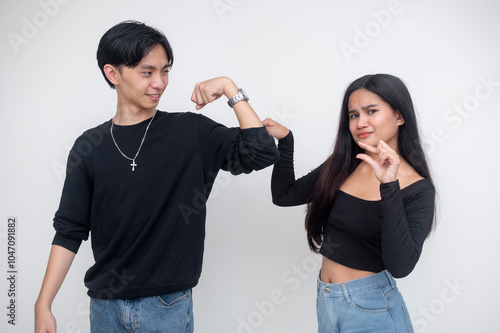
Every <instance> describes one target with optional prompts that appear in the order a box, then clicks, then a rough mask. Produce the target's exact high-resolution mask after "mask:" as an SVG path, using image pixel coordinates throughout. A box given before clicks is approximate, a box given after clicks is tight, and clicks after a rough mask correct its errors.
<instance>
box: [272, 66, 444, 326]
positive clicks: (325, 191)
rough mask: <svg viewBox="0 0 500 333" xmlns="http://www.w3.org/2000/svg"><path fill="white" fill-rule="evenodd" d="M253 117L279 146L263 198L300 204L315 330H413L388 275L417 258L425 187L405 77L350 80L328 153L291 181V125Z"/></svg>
mask: <svg viewBox="0 0 500 333" xmlns="http://www.w3.org/2000/svg"><path fill="white" fill-rule="evenodd" d="M263 123H264V125H265V126H266V128H267V130H268V132H269V134H271V135H272V136H274V137H275V138H276V139H278V140H279V144H278V149H279V151H280V154H281V157H280V160H279V161H278V162H277V163H276V164H275V166H274V169H273V176H272V180H271V187H272V195H273V202H274V203H275V204H276V205H278V206H295V205H301V204H305V203H307V204H308V206H307V215H306V230H307V240H308V243H309V246H310V248H311V249H312V250H313V251H315V252H319V253H320V254H321V255H322V256H323V261H322V266H321V271H320V275H319V277H318V297H317V315H318V332H413V328H412V324H411V320H410V316H409V314H408V311H407V309H406V307H405V303H404V301H403V298H402V296H401V294H400V292H399V291H398V289H397V287H396V282H395V280H394V278H393V277H396V278H402V277H404V276H407V275H408V274H409V273H410V272H411V271H412V270H413V268H414V267H415V264H416V263H417V261H418V259H419V257H420V253H421V251H422V245H423V242H424V240H425V238H426V237H427V236H428V235H429V232H430V231H431V229H432V228H433V224H434V222H433V220H434V197H435V190H434V186H433V184H432V181H431V177H430V173H429V168H428V165H427V162H426V158H425V154H424V152H423V150H422V146H421V142H420V138H419V134H418V129H417V123H416V117H415V111H414V108H413V103H412V100H411V97H410V94H409V92H408V90H407V88H406V86H405V85H404V84H403V82H402V81H401V80H400V79H398V78H397V77H395V76H392V75H388V74H376V75H366V76H363V77H361V78H359V79H357V80H355V81H354V82H353V83H351V85H350V86H349V87H348V88H347V90H346V92H345V95H344V100H343V102H342V109H341V113H340V121H339V129H338V133H337V138H336V141H335V147H334V150H333V154H332V155H331V156H330V157H329V158H328V159H327V160H326V161H325V162H324V163H323V164H322V165H321V166H319V167H318V168H317V169H315V170H314V171H312V172H311V173H309V174H308V175H306V176H304V177H302V178H299V179H297V180H296V179H295V173H294V166H293V135H292V132H291V131H290V130H289V129H288V128H286V127H284V126H282V125H280V124H278V123H277V122H275V121H273V120H271V119H266V120H264V122H263Z"/></svg>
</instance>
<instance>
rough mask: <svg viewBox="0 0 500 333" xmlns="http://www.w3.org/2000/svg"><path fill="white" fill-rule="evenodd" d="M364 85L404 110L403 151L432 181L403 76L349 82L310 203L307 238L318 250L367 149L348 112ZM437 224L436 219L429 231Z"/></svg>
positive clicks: (368, 77) (400, 139) (400, 145)
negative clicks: (356, 134) (351, 127)
mask: <svg viewBox="0 0 500 333" xmlns="http://www.w3.org/2000/svg"><path fill="white" fill-rule="evenodd" d="M361 88H363V89H366V90H368V91H370V92H372V93H374V94H376V95H378V96H379V97H380V98H382V99H383V100H384V101H385V102H386V103H388V104H389V105H390V106H391V107H392V109H393V110H395V111H396V110H397V111H399V113H401V115H402V116H403V119H404V124H402V125H400V126H399V131H398V149H399V154H400V156H401V157H402V158H404V159H405V160H406V161H407V162H408V163H409V164H410V165H411V166H412V167H413V168H414V169H415V171H417V172H418V174H419V175H420V176H422V177H424V178H426V179H429V180H431V181H432V179H431V175H430V172H429V167H428V164H427V160H426V157H425V153H424V151H423V149H422V143H421V141H420V135H419V133H418V126H417V119H416V116H415V110H414V108H413V102H412V100H411V96H410V93H409V92H408V89H407V88H406V86H405V84H404V83H403V82H402V81H401V80H400V79H399V78H397V77H395V76H393V75H389V74H375V75H365V76H363V77H361V78H359V79H357V80H355V81H354V82H352V83H351V84H350V85H349V87H348V88H347V89H346V92H345V94H344V100H343V101H342V108H341V110H340V120H339V129H338V132H337V137H336V139H335V146H334V148H333V153H332V155H330V157H329V158H328V159H327V160H326V162H325V163H324V164H323V167H322V169H321V173H320V176H319V178H318V181H317V183H316V186H315V187H314V190H313V191H312V193H311V195H310V198H309V202H308V205H307V215H306V230H307V241H308V243H309V247H310V248H311V250H313V251H314V252H318V251H319V246H320V245H321V244H322V238H323V227H324V225H325V222H326V221H327V219H328V215H329V214H330V212H331V209H332V204H333V200H334V199H335V196H336V195H337V193H338V191H339V188H340V186H341V185H342V183H343V182H344V181H345V180H346V179H347V177H348V176H349V175H350V174H351V173H352V172H353V171H354V169H356V167H357V166H358V165H359V163H360V162H361V160H359V159H357V158H356V155H357V154H359V153H362V152H363V150H362V149H361V148H360V147H359V146H358V145H357V144H356V143H355V142H354V139H353V138H352V135H351V132H350V131H349V115H348V111H349V110H348V104H349V97H350V96H351V94H352V93H353V92H354V91H356V90H358V89H361ZM433 226H434V218H433V219H432V222H431V227H430V229H429V232H430V231H431V230H432V228H433Z"/></svg>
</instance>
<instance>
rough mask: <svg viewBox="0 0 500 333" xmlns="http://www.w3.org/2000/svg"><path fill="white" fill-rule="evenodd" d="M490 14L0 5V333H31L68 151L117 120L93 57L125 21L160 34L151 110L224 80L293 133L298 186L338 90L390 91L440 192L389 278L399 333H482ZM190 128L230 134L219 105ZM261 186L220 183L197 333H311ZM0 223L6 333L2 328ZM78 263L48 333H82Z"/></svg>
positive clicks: (463, 5) (276, 214)
mask: <svg viewBox="0 0 500 333" xmlns="http://www.w3.org/2000/svg"><path fill="white" fill-rule="evenodd" d="M499 9H500V5H499V3H498V2H496V1H494V0H477V1H459V2H457V1H451V0H445V1H430V0H399V1H398V0H376V1H373V0H363V1H331V0H330V1H327V0H309V1H299V0H279V1H278V0H276V1H269V0H267V1H266V0H252V1H249V0H247V1H244V0H217V1H215V0H185V1H155V0H143V1H132V0H126V1H82V0H64V1H63V0H24V1H15V0H1V3H0V31H1V39H0V45H1V61H0V73H1V76H0V84H1V89H0V103H1V106H0V110H1V111H0V112H1V118H0V119H1V121H0V138H1V140H0V142H1V150H0V151H1V162H0V170H1V172H0V174H1V186H0V220H1V224H0V267H1V273H0V309H2V310H0V318H1V319H0V331H1V332H31V331H32V329H33V322H34V318H33V304H34V302H35V300H36V297H37V295H38V292H39V289H40V285H41V282H42V279H43V274H44V272H45V267H46V263H47V259H48V254H49V250H50V244H51V241H52V237H53V234H54V231H53V228H52V218H53V215H54V212H55V211H56V209H57V207H58V203H59V199H60V195H61V190H62V185H63V180H64V164H65V162H66V158H67V154H68V150H69V147H71V146H72V144H73V142H74V140H75V139H76V137H77V136H79V135H80V134H81V133H82V132H83V131H84V130H86V129H88V128H90V127H94V126H95V125H97V124H99V123H101V122H103V121H105V120H108V119H110V118H111V117H112V116H113V115H114V111H115V93H114V91H113V90H111V89H109V87H108V86H107V84H106V83H105V81H104V79H103V78H102V76H101V73H100V71H99V69H98V67H97V64H96V60H95V52H96V48H97V44H98V41H99V39H100V37H101V36H102V34H104V32H105V31H106V30H107V29H109V28H110V27H111V26H112V25H114V24H116V23H118V22H120V21H123V20H127V19H135V20H140V21H144V22H146V23H148V24H150V25H152V26H155V27H157V28H159V29H161V30H162V31H164V32H165V34H166V35H167V37H168V38H169V40H170V42H171V44H172V46H173V49H174V54H175V62H174V68H173V70H172V72H171V76H170V84H169V87H168V89H167V91H166V93H165V95H164V97H163V100H162V101H161V103H160V109H161V110H166V111H193V110H194V105H193V104H192V103H191V102H190V95H191V92H192V89H193V87H194V84H195V83H196V82H198V81H202V80H205V79H209V78H212V77H215V76H220V75H227V76H229V77H231V78H232V79H233V80H234V81H235V82H236V83H237V84H238V85H239V86H241V87H243V88H244V89H245V90H246V91H247V93H248V94H249V95H250V97H251V103H252V105H253V106H254V108H255V109H256V110H257V112H258V114H259V115H260V116H261V118H262V119H264V118H266V117H273V118H274V119H276V120H278V121H280V122H281V123H283V124H284V125H286V126H289V127H290V128H291V129H292V130H293V131H294V133H295V138H296V155H295V160H296V173H297V176H300V175H303V174H305V173H307V172H308V171H309V170H311V169H312V168H314V167H316V166H317V165H319V164H320V163H321V162H322V161H323V160H324V159H325V158H326V157H327V156H328V154H330V153H331V149H332V147H333V146H332V143H333V139H334V137H335V131H336V123H337V118H338V110H339V109H340V103H341V97H342V94H343V91H344V89H345V88H346V86H347V85H348V84H349V83H350V82H351V81H353V80H354V79H356V78H358V77H359V76H361V75H364V74H367V73H382V72H383V73H391V74H394V75H396V76H399V77H401V78H402V79H403V80H404V81H405V82H406V83H407V85H408V88H409V90H410V92H411V93H412V96H413V99H414V102H415V105H416V108H417V112H418V117H419V121H420V125H421V129H422V134H423V136H424V138H425V141H426V149H427V152H428V154H429V157H430V163H431V166H432V171H433V174H434V177H435V181H436V186H437V190H438V193H439V206H438V221H437V223H438V228H437V230H436V232H435V233H434V234H433V235H432V237H431V238H430V239H429V240H428V241H427V243H426V245H425V247H424V252H423V254H422V257H421V260H420V262H419V264H418V265H417V267H416V269H415V270H414V271H413V273H412V274H411V275H410V276H409V277H407V278H404V279H401V280H398V283H399V286H400V289H401V291H402V293H403V295H404V296H405V298H406V302H407V306H408V308H409V311H410V313H411V315H412V317H413V321H414V326H415V331H416V332H429V333H430V332H473V331H474V332H476V331H477V332H482V333H489V332H498V327H495V324H496V323H497V321H498V320H497V316H498V315H497V313H496V312H497V311H496V303H497V302H496V300H497V299H498V297H499V296H500V288H499V285H498V282H497V280H496V276H497V274H498V273H499V269H498V264H496V260H497V257H498V254H499V253H500V242H499V241H498V234H499V232H500V227H499V224H498V223H499V222H500V221H499V218H498V213H497V207H496V205H497V204H498V203H497V201H498V198H499V196H498V193H497V189H498V185H499V172H498V171H497V170H498V166H497V165H496V163H495V162H496V161H498V156H497V154H498V151H499V150H498V147H497V141H496V136H497V134H498V124H499V123H500V115H499V114H500V113H499V112H498V110H497V109H498V105H500V66H499V65H498V59H500V44H499V43H498V32H499V31H500V21H499V20H498V13H499ZM202 112H203V113H205V114H206V115H208V116H209V117H211V118H213V119H215V120H216V121H219V122H221V123H224V124H226V125H228V126H235V125H237V122H236V118H235V116H234V114H233V113H232V111H231V109H230V108H228V107H227V105H226V104H225V101H223V100H220V101H217V102H216V103H214V104H213V105H209V106H207V107H206V108H205V109H203V110H202ZM495 147H496V148H495ZM495 152H496V153H495ZM270 177H271V168H268V169H265V170H262V171H259V172H256V173H252V174H250V175H242V176H238V177H234V176H231V175H229V174H228V173H225V172H221V174H220V175H219V177H218V180H217V183H216V185H215V186H214V191H213V193H212V196H211V198H210V200H209V204H208V210H209V213H208V217H207V239H206V250H205V257H204V268H203V273H202V276H201V279H200V283H199V285H198V286H197V287H196V288H195V289H194V304H195V306H194V311H195V327H196V332H202V333H204V332H208V333H234V332H238V333H253V332H255V333H282V332H283V333H285V332H286V333H302V332H306V333H308V332H315V331H316V314H315V292H316V290H315V289H316V287H315V284H316V281H315V279H316V274H317V272H318V269H319V260H320V258H319V257H318V256H316V255H313V254H312V253H311V252H310V251H309V250H308V247H307V242H306V238H305V232H304V228H303V220H304V215H305V213H304V212H305V207H295V208H279V207H276V206H273V204H272V203H271V194H270ZM495 193H497V194H495ZM11 216H14V217H17V220H16V226H17V231H16V247H17V249H16V260H17V261H16V264H17V276H16V287H15V289H16V317H15V319H16V320H15V324H16V325H15V326H13V325H11V324H9V323H8V320H10V318H9V317H8V316H7V315H8V314H9V311H10V310H9V309H8V308H7V307H8V306H9V302H10V299H11V298H10V297H9V296H8V291H9V289H10V284H9V280H8V277H9V275H8V273H7V272H8V270H9V269H8V266H7V260H8V259H7V257H8V253H7V252H8V251H7V243H8V228H7V224H8V218H9V217H11ZM92 262H93V259H92V254H91V251H90V244H89V242H85V243H83V244H82V247H81V249H80V252H79V254H78V255H77V257H76V259H75V262H74V263H73V266H72V268H71V270H70V272H69V275H68V276H67V278H66V280H65V282H64V284H63V287H62V289H61V290H60V292H59V295H58V296H57V298H56V300H55V302H54V305H53V312H54V314H55V316H56V318H57V320H58V327H59V332H68V333H76V332H88V330H89V329H88V327H89V326H88V297H87V296H86V289H85V287H84V286H83V275H84V273H85V271H86V269H87V268H88V267H89V266H90V265H91V264H92ZM496 326H498V325H496Z"/></svg>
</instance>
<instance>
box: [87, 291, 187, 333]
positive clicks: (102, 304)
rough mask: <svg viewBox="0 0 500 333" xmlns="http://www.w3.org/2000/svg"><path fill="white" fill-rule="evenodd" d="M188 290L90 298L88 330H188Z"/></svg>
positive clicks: (169, 332)
mask: <svg viewBox="0 0 500 333" xmlns="http://www.w3.org/2000/svg"><path fill="white" fill-rule="evenodd" d="M193 330H194V325H193V300H192V290H191V289H189V290H187V291H178V292H173V293H169V294H164V295H159V296H152V297H143V298H136V299H109V300H108V299H96V298H91V299H90V332H91V333H119V332H128V333H132V332H134V333H143V332H144V333H145V332H148V333H149V332H163V333H192V332H193Z"/></svg>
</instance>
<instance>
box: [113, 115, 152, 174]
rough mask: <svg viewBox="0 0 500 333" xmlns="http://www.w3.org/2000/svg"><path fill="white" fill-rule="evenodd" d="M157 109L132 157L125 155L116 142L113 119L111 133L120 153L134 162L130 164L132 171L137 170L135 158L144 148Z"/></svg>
mask: <svg viewBox="0 0 500 333" xmlns="http://www.w3.org/2000/svg"><path fill="white" fill-rule="evenodd" d="M156 111H157V110H155V113H154V115H153V117H151V120H150V121H149V124H148V126H147V127H146V132H144V136H143V137H142V141H141V144H140V145H139V149H137V153H135V156H134V158H130V157H128V156H127V155H125V154H124V153H123V152H122V151H121V149H120V147H118V144H117V143H116V140H115V137H114V135H113V119H111V128H110V130H109V131H110V133H111V138H112V139H113V142H114V143H115V146H116V149H118V151H119V152H120V154H122V156H123V157H125V158H126V159H127V160H130V161H132V164H130V166H131V167H132V171H135V167H136V166H137V164H136V163H135V160H136V158H137V156H139V152H140V151H141V148H142V144H143V143H144V140H145V139H146V135H147V134H148V130H149V125H151V123H152V122H153V119H154V118H155V116H156Z"/></svg>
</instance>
